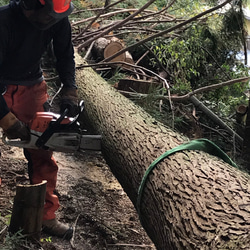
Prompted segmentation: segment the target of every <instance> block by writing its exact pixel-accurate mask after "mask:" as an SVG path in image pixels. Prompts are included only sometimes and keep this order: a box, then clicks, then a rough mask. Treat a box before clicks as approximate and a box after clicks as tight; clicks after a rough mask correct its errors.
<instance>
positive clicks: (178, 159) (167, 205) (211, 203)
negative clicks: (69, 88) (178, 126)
mask: <svg viewBox="0 0 250 250" xmlns="http://www.w3.org/2000/svg"><path fill="white" fill-rule="evenodd" d="M76 61H77V62H80V64H84V62H83V61H82V60H81V58H79V57H78V54H76ZM76 78H77V83H78V86H79V95H80V97H82V98H83V99H84V100H85V107H86V111H87V113H88V115H89V119H90V121H91V123H92V126H93V127H94V128H95V129H96V131H97V132H98V133H100V134H102V137H103V139H102V143H103V150H102V152H103V155H104V157H105V159H106V161H107V163H108V165H109V167H110V169H111V170H112V172H113V174H114V176H115V177H116V178H117V179H118V181H119V182H120V184H121V185H122V187H123V188H124V190H125V192H126V193H127V195H128V196H129V198H130V199H131V201H132V202H133V204H134V206H135V208H136V209H138V207H137V198H138V189H139V186H140V184H141V181H142V179H143V176H144V174H145V171H146V170H147V169H148V167H149V165H150V164H151V163H152V162H153V161H154V160H156V159H157V158H158V157H159V156H160V155H162V154H163V153H164V152H166V151H168V150H170V149H172V148H174V147H176V146H178V145H181V144H183V143H184V142H186V141H188V139H187V138H185V137H183V136H181V135H180V134H178V133H176V132H174V131H172V130H171V129H169V128H167V127H166V126H164V125H163V124H161V123H160V122H158V121H156V120H155V119H153V118H152V117H151V116H150V115H148V114H147V113H146V112H145V111H144V110H142V109H141V108H139V107H138V106H136V105H135V104H133V103H132V102H131V101H129V100H128V99H127V98H125V97H124V96H122V95H121V94H119V93H118V92H117V91H116V90H114V89H113V88H112V87H111V86H109V85H108V84H107V83H106V82H105V81H104V80H103V79H102V78H101V77H100V76H99V75H97V74H96V73H95V72H94V71H93V70H91V69H90V68H81V69H78V70H77V72H76ZM138 213H140V214H139V215H140V219H141V223H142V225H143V227H144V229H145V230H146V232H147V234H148V235H149V237H150V238H151V239H152V241H153V242H154V244H155V246H156V247H157V249H162V250H168V249H249V246H250V230H249V229H250V178H249V175H247V174H246V173H243V172H241V171H240V170H238V169H237V168H235V167H233V166H231V165H229V164H227V163H225V162H224V161H223V160H221V159H220V158H218V157H216V156H212V155H210V154H208V153H205V152H203V151H197V150H185V151H180V152H176V153H175V154H172V155H170V156H169V157H167V158H165V159H164V160H162V161H161V162H160V163H159V164H158V165H157V166H156V167H155V168H154V169H153V170H152V172H151V173H150V174H149V176H148V180H147V182H146V183H145V188H144V190H143V193H142V196H141V203H140V210H138Z"/></svg>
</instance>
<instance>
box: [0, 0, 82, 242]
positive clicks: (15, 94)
mask: <svg viewBox="0 0 250 250" xmlns="http://www.w3.org/2000/svg"><path fill="white" fill-rule="evenodd" d="M72 10H73V5H72V3H71V0H11V2H10V4H9V5H6V6H2V7H0V90H1V94H0V127H1V128H2V129H3V131H4V133H5V134H6V135H7V137H8V138H9V139H15V138H20V139H21V140H28V139H29V129H28V128H27V124H28V122H29V121H30V120H31V119H32V118H33V115H34V114H35V113H36V112H40V111H45V108H46V107H47V106H48V105H46V103H47V99H48V94H47V85H46V82H45V81H44V78H43V75H42V70H41V65H40V62H41V57H42V55H43V53H44V51H45V50H46V49H47V46H48V45H49V44H51V41H52V42H53V49H54V54H55V56H56V59H57V61H56V69H57V71H58V74H59V77H60V80H61V82H62V84H63V88H62V91H61V92H62V94H61V100H62V101H61V110H62V111H63V110H64V109H65V108H68V110H69V113H68V115H75V113H76V112H77V104H78V103H77V102H78V101H77V87H76V84H75V63H74V50H73V46H72V41H71V26H70V23H69V20H68V15H69V14H70V13H71V12H72ZM24 155H25V157H26V158H27V160H28V171H29V177H30V181H31V184H37V183H40V182H41V181H42V180H47V190H46V198H45V206H44V216H43V230H44V231H45V232H47V233H50V234H51V235H56V236H59V237H63V238H66V239H70V238H71V237H72V233H73V230H72V228H71V227H69V226H68V225H66V224H63V223H61V222H59V221H58V220H57V219H56V216H55V212H56V210H57V209H58V207H59V201H58V197H57V196H56V195H55V194H54V190H55V187H56V179H57V170H58V167H57V164H56V162H55V160H54V158H53V156H52V152H50V151H46V150H42V149H41V150H40V149H39V150H34V149H33V150H31V149H24Z"/></svg>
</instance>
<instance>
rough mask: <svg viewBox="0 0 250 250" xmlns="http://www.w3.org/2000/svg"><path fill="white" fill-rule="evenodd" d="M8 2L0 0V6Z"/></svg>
mask: <svg viewBox="0 0 250 250" xmlns="http://www.w3.org/2000/svg"><path fill="white" fill-rule="evenodd" d="M8 3H9V1H8V0H0V6H3V5H7V4H8Z"/></svg>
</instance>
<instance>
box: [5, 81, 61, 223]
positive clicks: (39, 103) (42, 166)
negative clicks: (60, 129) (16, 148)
mask: <svg viewBox="0 0 250 250" xmlns="http://www.w3.org/2000/svg"><path fill="white" fill-rule="evenodd" d="M4 99H5V101H6V103H7V105H8V107H9V109H10V111H11V112H12V113H13V114H15V116H16V117H17V118H18V119H19V120H20V121H22V122H24V123H28V122H29V121H30V120H31V119H32V118H33V116H34V114H35V113H36V112H43V111H44V104H45V103H46V102H47V99H48V94H47V84H46V82H45V81H42V82H41V83H39V84H35V85H33V86H21V85H8V86H7V91H6V93H5V94H4ZM24 155H25V157H26V159H27V160H28V171H29V178H30V183H31V184H38V183H41V182H42V181H43V180H47V189H46V197H45V205H44V216H43V220H50V219H54V218H55V211H56V210H57V209H58V208H59V200H58V197H57V196H56V195H55V194H54V190H55V187H56V181H57V171H58V166H57V164H56V162H55V160H54V158H53V156H52V152H51V151H47V150H43V149H38V150H36V149H24Z"/></svg>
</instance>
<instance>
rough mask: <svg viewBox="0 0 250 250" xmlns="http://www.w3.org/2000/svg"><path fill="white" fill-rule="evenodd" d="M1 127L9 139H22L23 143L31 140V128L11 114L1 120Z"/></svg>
mask: <svg viewBox="0 0 250 250" xmlns="http://www.w3.org/2000/svg"><path fill="white" fill-rule="evenodd" d="M0 127H2V129H3V131H4V134H5V135H6V136H7V137H8V138H9V139H17V138H20V139H21V140H23V141H26V140H29V139H30V132H29V128H28V127H27V126H26V125H25V124H24V123H23V122H21V121H19V120H18V119H17V118H16V116H15V115H14V114H13V113H11V112H9V113H8V114H7V115H5V116H4V117H3V118H2V119H1V120H0Z"/></svg>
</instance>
